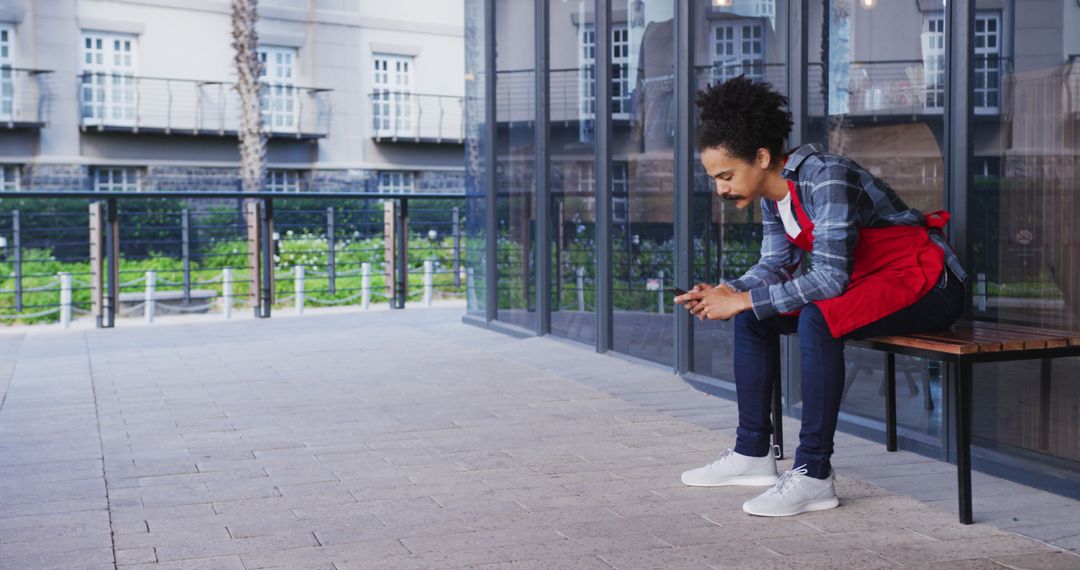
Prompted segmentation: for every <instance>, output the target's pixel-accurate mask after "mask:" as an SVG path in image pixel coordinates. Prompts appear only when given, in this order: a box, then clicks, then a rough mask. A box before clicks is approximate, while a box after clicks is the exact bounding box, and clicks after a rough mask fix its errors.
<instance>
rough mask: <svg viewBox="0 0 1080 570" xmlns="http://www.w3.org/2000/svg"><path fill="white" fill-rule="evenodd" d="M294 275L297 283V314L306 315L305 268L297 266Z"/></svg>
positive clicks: (294, 288)
mask: <svg viewBox="0 0 1080 570" xmlns="http://www.w3.org/2000/svg"><path fill="white" fill-rule="evenodd" d="M293 274H294V279H295V282H294V284H293V293H294V294H295V295H296V297H295V301H296V314H298V315H302V314H304V266H303V265H297V266H295V267H293Z"/></svg>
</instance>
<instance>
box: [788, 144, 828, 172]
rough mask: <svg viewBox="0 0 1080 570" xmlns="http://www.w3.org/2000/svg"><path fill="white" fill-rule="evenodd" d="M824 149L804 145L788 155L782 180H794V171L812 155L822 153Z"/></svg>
mask: <svg viewBox="0 0 1080 570" xmlns="http://www.w3.org/2000/svg"><path fill="white" fill-rule="evenodd" d="M823 151H824V149H823V148H821V145H818V144H813V143H812V144H804V145H802V146H800V147H799V148H797V149H795V151H794V152H792V153H791V154H789V155H788V158H787V163H785V164H784V172H783V176H784V178H787V179H789V180H795V171H797V170H798V169H799V165H800V164H802V163H803V161H804V160H806V159H807V157H809V156H810V155H812V154H815V153H819V152H823Z"/></svg>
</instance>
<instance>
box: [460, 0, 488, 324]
mask: <svg viewBox="0 0 1080 570" xmlns="http://www.w3.org/2000/svg"><path fill="white" fill-rule="evenodd" d="M484 38H485V36H484V0H465V195H466V198H465V204H466V214H465V238H466V241H465V259H464V265H465V291H466V296H465V298H466V303H467V307H468V309H467V311H468V312H469V313H470V314H477V315H482V314H484V311H485V310H486V306H487V304H486V300H487V296H486V286H485V283H486V281H485V278H484V275H485V274H484V266H485V264H484V255H485V252H486V246H485V243H486V242H485V240H486V236H487V231H486V230H485V225H484V224H485V220H486V219H487V218H486V208H485V203H486V202H485V196H486V195H487V189H486V187H485V185H484V180H485V174H484V173H485V171H486V164H485V162H484V156H485V155H484V152H485V150H484V149H485V148H487V145H488V143H489V141H487V140H485V137H484V133H485V132H486V130H485V129H486V128H487V122H486V121H485V120H484V117H485V112H484V78H485V73H484Z"/></svg>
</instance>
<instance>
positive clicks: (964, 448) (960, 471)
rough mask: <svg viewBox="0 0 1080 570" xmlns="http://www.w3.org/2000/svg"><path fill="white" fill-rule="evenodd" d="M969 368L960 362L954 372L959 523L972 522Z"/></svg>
mask: <svg viewBox="0 0 1080 570" xmlns="http://www.w3.org/2000/svg"><path fill="white" fill-rule="evenodd" d="M971 368H972V365H971V363H970V362H964V361H961V362H959V363H957V365H956V366H954V367H953V369H954V370H955V371H956V372H955V373H956V482H957V491H958V493H959V499H960V503H959V505H958V509H957V510H958V511H959V513H960V522H961V523H963V524H971V523H972V522H974V519H973V517H972V513H971Z"/></svg>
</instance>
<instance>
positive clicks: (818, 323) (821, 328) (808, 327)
mask: <svg viewBox="0 0 1080 570" xmlns="http://www.w3.org/2000/svg"><path fill="white" fill-rule="evenodd" d="M803 334H826V335H828V336H829V337H832V332H830V331H829V323H827V322H826V321H825V314H824V313H822V312H821V309H819V308H818V306H817V305H815V304H813V303H810V304H808V305H806V306H805V307H803V308H802V310H800V311H799V336H802V335H803Z"/></svg>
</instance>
